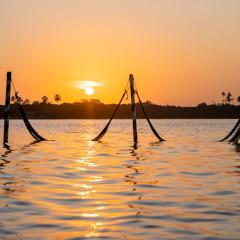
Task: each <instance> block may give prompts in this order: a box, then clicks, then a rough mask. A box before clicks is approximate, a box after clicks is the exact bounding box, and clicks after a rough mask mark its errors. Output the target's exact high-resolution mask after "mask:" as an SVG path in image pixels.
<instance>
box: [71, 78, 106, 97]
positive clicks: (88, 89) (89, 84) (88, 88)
mask: <svg viewBox="0 0 240 240" xmlns="http://www.w3.org/2000/svg"><path fill="white" fill-rule="evenodd" d="M74 87H75V88H79V89H81V90H83V91H84V92H85V94H86V95H88V96H91V95H93V94H94V93H95V88H98V87H103V84H102V83H101V82H96V81H90V80H85V81H75V83H74Z"/></svg>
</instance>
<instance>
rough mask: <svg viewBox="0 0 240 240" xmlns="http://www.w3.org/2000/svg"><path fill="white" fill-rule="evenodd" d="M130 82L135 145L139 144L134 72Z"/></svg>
mask: <svg viewBox="0 0 240 240" xmlns="http://www.w3.org/2000/svg"><path fill="white" fill-rule="evenodd" d="M129 82H130V91H131V112H132V124H133V141H134V145H137V143H138V135H137V112H136V104H135V89H134V77H133V74H130V75H129Z"/></svg>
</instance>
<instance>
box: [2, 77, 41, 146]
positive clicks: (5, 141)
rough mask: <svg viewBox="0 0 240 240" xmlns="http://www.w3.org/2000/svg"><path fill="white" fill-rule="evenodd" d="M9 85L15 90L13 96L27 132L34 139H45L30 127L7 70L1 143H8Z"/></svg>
mask: <svg viewBox="0 0 240 240" xmlns="http://www.w3.org/2000/svg"><path fill="white" fill-rule="evenodd" d="M11 85H13V88H14V92H15V98H16V103H17V105H18V108H19V112H20V115H21V117H22V119H23V121H24V124H25V126H26V128H27V130H28V131H29V133H30V134H31V135H32V137H33V138H34V139H35V140H36V141H44V140H46V139H45V138H43V137H42V136H41V135H39V134H38V133H37V131H36V130H35V129H34V128H33V127H32V125H31V124H30V122H29V120H28V118H27V115H26V113H25V111H24V109H23V106H22V105H21V102H20V97H19V96H18V94H17V92H16V90H15V87H14V84H13V81H12V73H11V72H7V85H6V100H5V111H4V132H3V144H4V146H6V145H7V144H8V133H9V112H10V107H11V104H10V103H11V102H10V97H11Z"/></svg>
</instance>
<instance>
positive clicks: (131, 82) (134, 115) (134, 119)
mask: <svg viewBox="0 0 240 240" xmlns="http://www.w3.org/2000/svg"><path fill="white" fill-rule="evenodd" d="M128 85H130V93H131V115H132V127H133V143H134V147H137V144H138V132H137V110H136V103H135V95H136V96H137V98H138V101H139V104H140V106H141V109H142V111H143V114H144V116H145V118H146V119H147V122H148V124H149V126H150V128H151V130H152V132H153V134H154V135H155V136H156V137H157V138H158V140H159V142H162V141H165V140H164V139H163V138H161V137H160V135H159V134H158V132H157V131H156V129H155V128H154V127H153V125H152V123H151V121H150V119H149V117H148V115H147V112H146V111H145V109H144V106H143V103H142V101H141V98H140V96H139V93H138V92H137V90H136V84H135V81H134V77H133V74H130V75H129V82H128V84H127V87H126V88H125V90H124V93H123V95H122V98H121V99H120V101H119V103H118V105H117V106H116V108H115V110H114V111H113V114H112V116H111V118H110V119H109V121H108V123H107V125H106V126H105V127H104V128H103V130H102V131H101V132H100V133H99V134H98V136H97V137H95V138H94V139H93V140H92V141H100V140H101V139H102V138H103V136H104V135H105V134H106V132H107V130H108V128H109V126H110V124H111V121H112V120H113V118H114V117H115V115H116V113H117V110H118V109H119V107H120V105H121V103H122V101H123V99H124V97H125V95H126V94H127V92H128Z"/></svg>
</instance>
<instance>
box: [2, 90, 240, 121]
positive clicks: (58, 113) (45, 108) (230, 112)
mask: <svg viewBox="0 0 240 240" xmlns="http://www.w3.org/2000/svg"><path fill="white" fill-rule="evenodd" d="M221 95H222V100H221V102H220V103H211V104H207V103H200V104H198V105H197V106H195V107H181V106H172V105H166V106H163V105H158V104H154V103H152V102H151V101H149V100H147V101H145V102H141V103H140V102H138V103H136V108H137V118H139V119H142V118H145V113H144V112H143V110H142V106H141V104H142V105H143V106H144V109H145V111H146V112H147V114H148V117H149V118H152V119H177V118H182V119H198V118H199V119H207V118H212V119H214V118H216V119H224V118H229V119H235V118H239V112H240V105H233V97H232V94H231V93H230V92H228V93H225V92H222V93H221ZM53 99H54V102H55V103H52V102H51V101H50V100H49V98H48V97H47V96H43V97H42V99H41V101H30V99H28V98H26V99H22V98H19V99H18V101H19V102H20V103H21V104H22V105H24V110H25V112H26V114H27V116H28V118H30V119H109V118H110V117H111V115H112V113H113V111H114V109H115V108H116V107H117V105H118V104H104V103H102V102H101V101H100V100H99V99H90V100H87V99H82V100H80V101H79V102H75V103H64V102H61V101H62V97H61V96H60V94H55V95H54V97H53ZM236 101H237V102H238V103H240V96H238V97H237V98H236ZM3 112H4V106H3V105H0V117H1V118H3ZM10 117H11V118H20V117H21V116H20V114H19V111H18V105H17V102H16V98H15V96H12V97H11V111H10ZM114 117H115V118H117V119H130V118H131V104H121V106H119V109H118V112H117V113H116V115H115V116H114Z"/></svg>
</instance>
